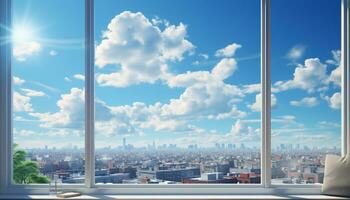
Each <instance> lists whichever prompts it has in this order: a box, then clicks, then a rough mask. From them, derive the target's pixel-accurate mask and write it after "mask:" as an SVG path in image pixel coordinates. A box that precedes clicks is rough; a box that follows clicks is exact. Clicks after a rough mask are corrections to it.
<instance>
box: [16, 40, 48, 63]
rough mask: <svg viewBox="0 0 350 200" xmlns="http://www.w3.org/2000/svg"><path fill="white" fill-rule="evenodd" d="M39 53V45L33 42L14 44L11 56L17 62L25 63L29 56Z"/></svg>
mask: <svg viewBox="0 0 350 200" xmlns="http://www.w3.org/2000/svg"><path fill="white" fill-rule="evenodd" d="M40 51H41V44H40V43H38V42H35V41H30V42H21V43H16V44H15V45H14V47H13V56H14V57H15V58H16V59H17V60H18V61H21V62H23V61H26V60H27V58H28V57H29V56H31V55H34V54H37V53H38V52H40Z"/></svg>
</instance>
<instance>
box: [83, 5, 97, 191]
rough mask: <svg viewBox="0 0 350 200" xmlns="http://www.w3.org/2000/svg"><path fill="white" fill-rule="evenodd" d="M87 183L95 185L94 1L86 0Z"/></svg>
mask: <svg viewBox="0 0 350 200" xmlns="http://www.w3.org/2000/svg"><path fill="white" fill-rule="evenodd" d="M85 77H86V79H85V185H86V186H87V187H89V188H91V187H94V185H95V181H94V179H95V147H94V146H95V145H94V144H95V141H94V124H95V122H94V121H95V120H94V116H95V114H94V109H95V107H94V1H93V0H85Z"/></svg>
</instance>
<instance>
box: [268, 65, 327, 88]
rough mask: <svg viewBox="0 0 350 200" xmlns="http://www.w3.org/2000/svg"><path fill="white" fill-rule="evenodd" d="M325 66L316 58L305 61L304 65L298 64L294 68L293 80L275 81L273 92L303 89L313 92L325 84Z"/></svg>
mask: <svg viewBox="0 0 350 200" xmlns="http://www.w3.org/2000/svg"><path fill="white" fill-rule="evenodd" d="M326 71H327V65H325V64H323V63H321V62H320V60H319V59H318V58H309V59H306V60H305V63H304V65H301V64H298V65H297V67H296V68H295V71H294V74H293V79H292V80H288V81H277V82H276V83H275V84H274V88H273V92H280V91H286V90H289V89H295V88H299V89H303V90H306V91H308V92H314V91H316V89H319V88H320V85H322V84H323V85H324V84H326V83H327V79H328V76H327V74H326Z"/></svg>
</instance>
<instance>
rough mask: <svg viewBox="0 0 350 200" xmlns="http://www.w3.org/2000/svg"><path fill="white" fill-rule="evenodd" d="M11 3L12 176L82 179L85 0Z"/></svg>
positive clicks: (31, 179) (25, 180) (37, 180)
mask: <svg viewBox="0 0 350 200" xmlns="http://www.w3.org/2000/svg"><path fill="white" fill-rule="evenodd" d="M12 9H13V26H12V39H13V57H12V74H13V76H12V78H13V87H12V90H13V101H12V102H13V145H14V146H13V148H14V149H13V181H14V183H16V184H29V183H47V182H48V181H49V180H50V178H52V177H53V175H54V174H57V175H58V176H59V178H60V179H61V180H62V182H63V183H71V182H70V181H69V180H70V179H71V178H72V177H79V182H80V183H83V182H84V157H85V154H84V132H85V131H84V124H85V122H84V121H85V120H84V116H85V115H84V112H85V111H84V101H85V100H84V23H83V22H84V13H83V12H84V1H74V2H72V1H67V0H63V1H62V0H54V1H50V2H48V1H44V0H42V1H41V0H25V1H23V0H13V1H12ZM62 10H64V12H62ZM67 19H69V20H67ZM29 169H30V172H29V171H28V170H29Z"/></svg>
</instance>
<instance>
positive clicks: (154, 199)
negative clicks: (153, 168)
mask: <svg viewBox="0 0 350 200" xmlns="http://www.w3.org/2000/svg"><path fill="white" fill-rule="evenodd" d="M0 199H59V198H57V197H55V196H53V195H0ZM69 199H119V200H121V199H126V200H139V199H150V200H151V199H152V200H157V199H198V200H199V199H347V198H345V197H334V196H327V195H82V196H79V197H73V198H69Z"/></svg>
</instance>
